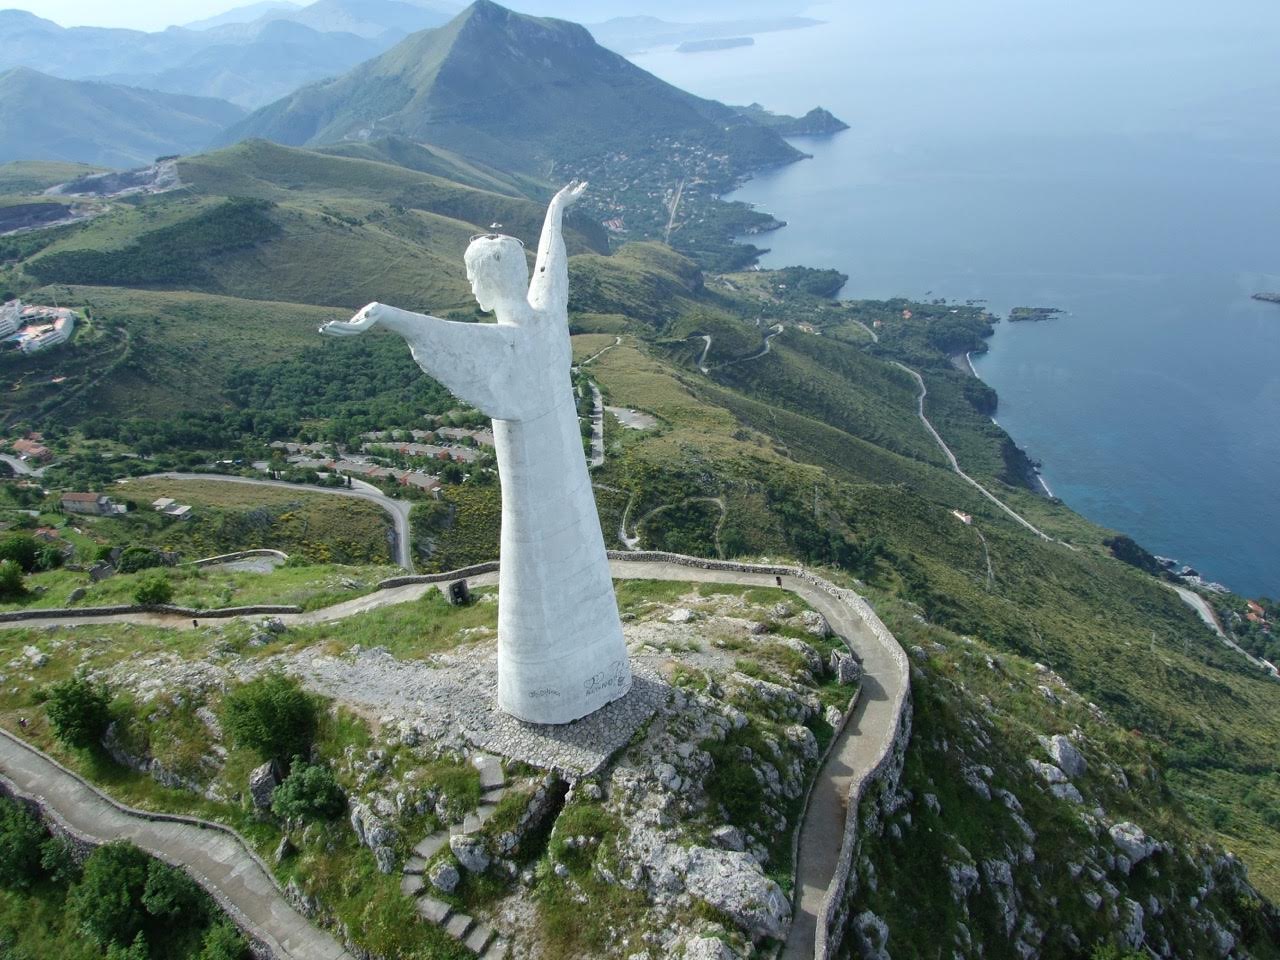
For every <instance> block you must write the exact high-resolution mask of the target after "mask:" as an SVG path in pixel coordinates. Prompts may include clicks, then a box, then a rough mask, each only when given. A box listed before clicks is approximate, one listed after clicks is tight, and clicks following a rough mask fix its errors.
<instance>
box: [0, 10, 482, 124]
mask: <svg viewBox="0 0 1280 960" xmlns="http://www.w3.org/2000/svg"><path fill="white" fill-rule="evenodd" d="M270 6H271V4H254V5H251V6H250V7H247V8H238V9H237V10H233V11H228V13H227V14H224V15H221V16H219V17H213V18H211V19H210V20H209V21H201V22H198V23H197V24H194V25H192V26H191V27H169V28H168V29H166V30H163V31H159V32H155V33H147V32H144V31H141V30H122V29H111V28H104V27H62V26H59V25H58V24H57V23H54V22H53V21H52V20H46V19H44V18H42V17H38V16H36V15H35V14H32V13H28V12H27V11H25V10H0V71H2V70H5V69H8V68H10V67H30V68H31V69H33V70H39V71H41V72H43V73H48V74H51V75H53V76H58V77H63V78H65V79H72V80H89V79H93V80H108V81H111V82H115V83H128V84H131V85H136V86H142V87H146V88H149V89H156V90H162V91H165V92H168V93H185V94H192V95H196V96H219V97H224V98H227V99H231V100H233V101H234V102H237V103H239V104H240V105H241V106H244V107H247V108H250V109H252V108H254V107H258V106H261V105H262V104H264V103H269V102H271V101H272V100H275V99H277V98H279V97H281V96H283V95H285V94H287V93H289V92H291V91H293V90H295V89H297V88H298V87H300V86H302V85H304V84H307V83H311V82H313V81H315V80H318V79H320V78H322V77H329V76H335V75H337V74H340V73H342V72H343V71H344V70H347V69H349V68H351V67H352V66H354V65H356V64H357V63H360V62H361V61H363V60H367V59H368V58H369V57H372V56H375V55H377V54H378V53H380V52H382V51H383V50H386V49H387V48H388V47H390V46H391V45H392V44H394V43H395V42H397V41H398V40H400V39H401V38H403V37H404V36H406V35H408V34H410V33H412V32H414V31H416V30H421V29H423V28H426V27H431V26H436V25H439V24H442V23H444V22H446V21H447V20H448V19H449V17H450V16H452V15H453V13H454V12H456V11H457V9H458V5H457V4H453V3H450V2H448V0H421V2H418V3H408V2H402V0H318V2H316V3H313V4H311V5H309V6H305V7H297V8H289V7H288V6H287V5H284V6H283V7H281V5H276V8H275V9H264V8H269V7H270ZM241 17H248V18H250V19H249V20H242V19H240V18H241Z"/></svg>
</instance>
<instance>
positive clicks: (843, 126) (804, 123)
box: [734, 103, 849, 137]
mask: <svg viewBox="0 0 1280 960" xmlns="http://www.w3.org/2000/svg"><path fill="white" fill-rule="evenodd" d="M734 109H735V110H737V111H738V112H739V113H740V114H742V115H743V116H744V117H748V118H749V119H751V120H754V121H755V122H756V123H758V124H760V125H761V126H764V127H769V128H770V129H772V130H773V131H774V132H775V133H779V134H781V135H782V136H784V137H823V136H827V135H829V134H833V133H839V132H840V131H841V130H848V129H849V125H848V124H847V123H845V122H844V121H843V120H841V119H840V118H839V117H837V116H835V115H834V114H833V113H832V112H831V111H830V110H825V109H823V108H822V107H814V108H813V109H812V110H810V111H809V112H808V113H806V114H805V115H804V116H803V117H789V116H787V115H786V114H782V113H774V112H773V111H771V110H766V109H765V108H764V107H763V106H761V105H760V104H758V103H752V104H749V105H747V106H745V107H734Z"/></svg>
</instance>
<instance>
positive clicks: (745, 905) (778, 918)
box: [673, 847, 791, 940]
mask: <svg viewBox="0 0 1280 960" xmlns="http://www.w3.org/2000/svg"><path fill="white" fill-rule="evenodd" d="M673 852H675V851H673ZM676 857H677V858H678V859H680V860H683V861H684V863H682V864H680V867H682V868H683V869H681V870H680V872H682V873H683V874H684V882H685V885H686V887H687V889H688V890H689V892H690V893H693V894H694V895H695V896H697V897H699V898H701V899H703V900H705V901H706V902H707V903H709V904H711V906H713V907H716V908H717V909H719V910H723V911H724V912H725V913H727V914H728V915H729V916H730V917H732V918H733V920H734V922H735V923H737V924H738V925H739V926H741V927H743V928H744V929H746V930H748V931H750V933H751V935H752V936H755V937H772V938H774V939H776V940H781V939H782V938H783V937H785V936H786V932H787V927H788V925H789V924H790V921H791V904H790V903H788V902H787V898H786V896H785V895H784V894H783V892H782V888H781V887H779V886H778V885H777V884H776V883H774V882H773V881H772V880H770V879H769V878H768V877H766V876H765V875H764V872H763V871H762V870H761V869H760V864H758V863H757V862H756V860H755V858H753V857H752V856H751V855H750V854H747V853H738V852H736V851H732V850H712V849H711V848H710V847H691V848H689V849H687V850H680V851H679V853H677V854H676ZM678 869H679V868H678Z"/></svg>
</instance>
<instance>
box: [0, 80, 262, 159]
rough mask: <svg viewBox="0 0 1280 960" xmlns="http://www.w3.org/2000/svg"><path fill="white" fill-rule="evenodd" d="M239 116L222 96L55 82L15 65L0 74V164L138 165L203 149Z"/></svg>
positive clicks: (100, 84) (74, 82)
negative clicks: (202, 95)
mask: <svg viewBox="0 0 1280 960" xmlns="http://www.w3.org/2000/svg"><path fill="white" fill-rule="evenodd" d="M243 113H244V111H243V110H242V109H241V108H240V107H237V106H234V105H233V104H230V103H228V102H226V101H225V100H215V99H212V98H209V97H191V96H182V95H179V94H172V93H157V92H156V91H154V90H142V89H139V88H136V87H125V86H121V85H119V84H112V83H93V82H90V81H84V80H60V79H57V78H55V77H50V76H46V75H45V74H42V73H37V72H36V71H35V70H30V69H27V68H25V67H18V68H15V69H12V70H9V71H6V72H5V73H2V74H0V163H6V162H8V161H11V160H49V161H58V162H61V163H84V164H91V165H93V166H98V167H119V168H124V167H138V166H143V165H145V164H148V163H151V162H152V161H153V160H155V158H156V157H159V156H165V155H168V154H175V153H190V152H191V151H192V150H196V149H199V148H201V147H203V146H204V145H205V144H207V143H208V142H209V141H210V140H211V139H213V137H214V135H215V134H216V133H218V131H220V130H222V129H223V128H224V127H225V126H226V125H227V124H229V123H232V122H233V121H235V120H237V119H238V118H239V117H241V116H243Z"/></svg>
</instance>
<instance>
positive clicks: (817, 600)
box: [0, 481, 910, 960]
mask: <svg viewBox="0 0 1280 960" xmlns="http://www.w3.org/2000/svg"><path fill="white" fill-rule="evenodd" d="M263 482H267V481H263ZM690 559H691V560H692V562H694V563H704V562H707V561H700V560H696V559H693V558H690ZM610 567H611V569H612V573H613V576H614V578H615V579H653V580H678V581H686V582H695V583H724V584H732V585H737V586H771V587H772V586H781V587H782V588H783V589H786V590H790V591H791V592H793V593H795V594H796V595H798V596H799V597H801V598H802V599H803V600H804V601H805V602H806V603H808V604H809V605H810V606H811V607H812V608H813V609H815V610H817V611H818V612H819V613H821V614H822V615H823V616H824V617H826V618H827V621H828V623H830V624H831V627H832V629H833V630H834V631H835V632H836V633H837V634H838V635H839V636H841V637H842V638H843V639H844V641H845V643H846V644H847V645H848V647H849V648H850V649H851V650H852V651H853V652H854V653H855V654H856V655H857V656H858V657H859V659H861V661H862V663H863V668H864V674H863V681H862V684H863V685H862V691H861V696H860V697H859V700H858V703H857V705H856V707H855V709H854V712H853V714H852V716H851V717H850V718H849V720H848V722H847V723H846V725H845V726H844V728H843V729H842V730H841V732H840V733H839V734H838V735H837V737H836V739H835V741H834V742H833V744H832V747H831V749H830V752H829V753H828V756H827V760H826V761H825V763H824V764H823V766H822V767H821V769H820V770H819V771H818V774H817V776H816V778H815V781H814V784H813V788H812V790H811V792H810V797H809V802H808V805H807V807H806V811H805V815H804V819H803V821H802V823H801V826H800V833H799V838H798V846H797V860H796V888H795V897H794V904H795V906H794V909H795V914H794V917H793V922H792V926H791V930H790V934H789V936H788V939H787V941H786V945H785V949H784V952H783V954H782V956H783V957H784V958H788V960H801V958H805V960H807V958H810V957H813V956H814V949H815V943H816V941H817V937H818V917H819V915H821V914H822V912H823V910H824V908H825V900H826V897H827V894H828V890H829V888H830V887H831V885H832V881H833V879H834V878H835V871H836V869H837V867H838V863H839V858H840V852H841V847H842V845H843V843H844V840H845V826H846V806H847V803H848V798H849V793H850V789H851V785H852V784H854V783H855V782H859V783H860V782H863V781H864V780H865V778H866V777H867V776H868V775H869V774H870V772H871V771H873V770H874V769H875V768H876V767H877V766H878V765H879V764H880V763H881V762H882V760H883V759H884V757H885V756H886V755H887V753H888V751H889V749H890V747H891V745H892V742H893V740H894V737H895V735H896V733H897V726H898V717H899V712H900V710H901V707H902V703H903V700H904V698H905V696H906V694H907V688H908V685H909V682H910V680H909V673H908V670H907V667H906V658H905V656H904V655H903V654H902V651H901V648H900V647H898V646H897V643H896V641H891V640H890V641H885V640H882V639H881V638H880V637H878V636H877V634H876V632H875V630H874V629H873V627H872V625H871V624H870V623H869V622H868V621H867V620H866V619H864V617H863V616H861V615H859V613H858V612H857V611H856V610H855V609H854V607H853V606H851V605H850V604H848V603H846V602H843V601H841V600H838V599H837V598H835V597H834V596H832V595H831V594H830V593H828V592H827V591H825V590H823V589H821V588H820V587H818V586H817V585H815V584H814V583H812V582H810V581H809V580H807V579H804V578H802V577H800V576H798V575H794V574H790V573H783V574H781V575H779V574H778V573H776V572H766V571H765V570H764V569H763V568H762V569H761V570H760V571H759V572H757V571H754V570H742V569H706V568H703V567H699V566H689V565H686V564H684V563H674V562H670V561H665V560H652V559H647V558H639V559H635V560H632V559H627V558H618V557H615V558H613V559H611V560H610ZM469 579H470V580H471V582H472V583H473V584H475V585H477V586H480V585H485V584H489V583H496V582H497V574H496V573H492V572H491V573H485V574H481V575H479V576H472V577H469ZM443 582H447V580H446V581H443ZM441 587H442V583H440V582H433V583H412V584H407V585H403V586H398V587H391V588H388V589H386V590H380V591H377V592H376V593H373V594H369V595H367V596H364V597H358V598H356V599H354V600H349V601H346V602H344V603H340V604H335V605H333V606H330V607H326V608H324V609H322V610H316V611H312V612H309V613H303V614H293V615H285V616H284V617H282V619H284V620H285V621H286V622H293V623H318V622H333V621H337V620H341V619H343V618H345V617H349V616H353V615H355V614H358V613H363V612H366V611H368V610H373V609H376V608H379V607H385V606H389V605H392V604H399V603H406V602H409V601H412V600H414V599H417V598H418V597H421V596H422V595H424V594H425V593H426V592H427V591H429V590H435V589H441ZM870 616H872V617H874V615H870ZM104 621H114V622H129V623H140V624H147V625H168V626H173V627H175V628H178V629H192V627H191V625H190V620H189V619H187V618H185V617H177V616H170V615H165V614H118V615H114V616H111V617H67V618H65V619H64V620H62V621H59V622H60V623H61V624H62V625H64V626H77V625H85V624H99V623H102V622H104ZM45 622H46V623H47V622H48V621H45ZM890 643H892V646H890V645H889V644H890ZM0 773H2V774H3V776H4V777H6V778H7V779H8V780H10V781H12V782H13V784H14V785H15V786H16V787H17V788H18V791H19V792H20V793H23V794H25V795H27V796H32V797H40V798H42V800H43V802H44V803H45V804H46V805H47V806H48V807H49V808H51V809H52V811H53V813H54V814H56V816H58V817H59V818H61V819H63V820H65V821H66V822H67V823H68V824H70V825H71V826H73V828H74V829H75V830H76V831H77V832H79V833H82V834H83V835H85V836H87V837H90V838H93V839H94V840H95V841H98V842H106V841H109V840H112V839H115V838H117V837H127V838H129V839H131V840H133V842H134V843H137V844H138V845H139V846H140V847H142V848H143V849H145V850H147V851H148V852H149V853H152V854H153V855H155V856H158V857H160V858H161V859H163V860H166V861H167V862H169V863H173V864H176V865H180V866H183V867H185V868H186V869H187V870H188V872H189V873H191V874H192V876H193V877H194V878H195V879H196V880H197V881H198V882H199V883H200V884H201V885H202V886H203V887H204V888H205V889H206V890H208V891H209V892H210V893H211V894H212V895H213V896H214V898H215V899H217V900H218V902H219V903H220V904H221V905H223V906H224V908H228V909H229V910H230V912H231V914H232V916H233V918H234V919H235V920H236V922H237V923H238V924H240V925H241V927H242V928H243V929H245V930H246V931H247V932H249V933H250V934H251V935H252V936H255V937H257V938H258V939H259V940H261V941H262V942H264V943H267V944H268V945H270V946H271V948H272V950H273V951H275V956H276V957H277V958H278V960H294V958H298V960H349V957H350V955H349V954H347V953H346V951H344V950H343V949H342V947H341V946H340V945H339V944H338V943H337V942H336V941H334V940H333V939H332V937H330V936H329V935H328V934H325V933H324V932H323V931H320V930H318V929H317V928H315V927H314V926H312V925H310V924H309V923H307V921H306V920H305V919H303V918H302V917H301V916H300V915H299V914H298V913H297V912H296V911H295V910H294V909H293V908H292V907H291V906H290V905H289V904H288V903H287V901H286V900H285V899H284V897H283V895H282V893H281V892H280V889H279V887H278V885H277V884H276V883H275V881H274V879H273V878H272V877H271V874H270V871H269V870H268V869H267V868H266V866H265V864H263V863H262V861H261V860H260V859H259V858H258V857H257V856H256V855H255V854H254V853H253V852H252V851H251V850H250V849H249V848H248V846H247V845H246V844H245V843H244V842H243V841H242V840H240V838H239V837H238V835H236V834H235V833H234V832H233V831H230V830H228V829H226V828H223V827H220V826H219V825H216V824H212V823H207V822H203V821H196V820H191V819H188V818H167V819H157V815H155V814H148V813H143V812H142V811H137V810H132V809H130V808H128V807H124V806H122V805H120V804H118V803H116V802H115V801H113V800H111V799H110V798H109V797H107V796H106V795H105V794H103V793H102V792H101V791H99V790H97V789H96V788H94V787H92V786H90V785H89V784H88V783H87V782H85V781H84V780H82V779H81V778H80V777H78V776H77V775H76V774H74V773H72V772H71V771H69V770H67V769H66V768H64V767H62V766H61V765H60V764H58V763H57V762H56V761H54V760H53V759H52V758H49V757H47V756H46V755H44V754H42V753H41V752H40V751H38V750H36V749H35V748H33V747H30V746H28V745H26V744H24V743H23V742H22V741H21V740H19V739H18V738H17V737H15V736H14V735H13V734H11V733H8V732H7V731H4V730H2V729H0Z"/></svg>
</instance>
